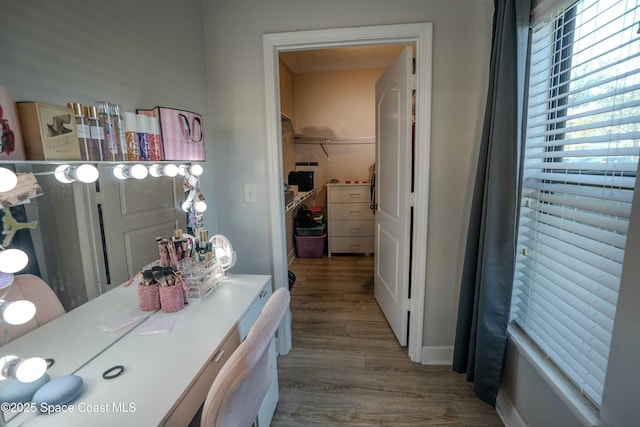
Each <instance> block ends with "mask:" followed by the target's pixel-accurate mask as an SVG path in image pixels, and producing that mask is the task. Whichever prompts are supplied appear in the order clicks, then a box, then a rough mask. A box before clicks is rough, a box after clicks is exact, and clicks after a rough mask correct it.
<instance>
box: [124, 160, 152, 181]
mask: <svg viewBox="0 0 640 427" xmlns="http://www.w3.org/2000/svg"><path fill="white" fill-rule="evenodd" d="M129 172H130V173H131V176H132V177H134V178H135V179H145V178H146V177H147V175H149V170H148V169H147V167H146V166H145V165H141V164H139V163H138V164H137V165H133V166H132V167H131V169H130V171H129Z"/></svg>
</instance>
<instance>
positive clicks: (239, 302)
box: [10, 275, 271, 427]
mask: <svg viewBox="0 0 640 427" xmlns="http://www.w3.org/2000/svg"><path fill="white" fill-rule="evenodd" d="M270 280H271V277H270V276H253V275H233V276H232V278H231V279H229V280H227V281H225V283H224V284H223V285H222V286H220V287H219V288H217V289H216V290H215V291H214V292H213V293H212V294H211V295H209V296H207V297H206V298H205V299H204V300H203V301H194V302H192V303H190V304H189V305H188V306H186V307H185V308H184V309H183V310H180V311H179V312H177V313H178V317H177V320H176V322H175V324H174V326H173V328H172V330H171V332H170V333H168V334H161V335H145V336H143V335H140V334H139V330H140V329H141V328H137V329H134V330H132V331H131V332H130V333H129V334H127V335H125V336H123V337H121V339H119V340H118V341H117V342H116V343H115V344H114V345H112V346H111V347H109V348H107V349H106V350H105V351H104V352H102V353H101V354H100V355H99V356H97V357H96V358H95V359H93V360H92V361H90V362H89V363H88V364H87V365H86V366H84V367H83V368H82V369H80V370H79V371H78V372H76V375H79V376H80V377H82V379H83V380H84V390H83V392H82V394H81V395H80V397H79V398H78V399H77V400H76V401H74V402H73V403H72V404H71V405H70V406H69V408H67V409H68V410H69V411H72V412H66V413H54V414H46V415H45V414H40V415H38V416H35V417H32V418H31V419H30V420H29V421H28V422H27V423H25V424H24V425H27V426H62V425H64V426H92V427H97V426H116V425H121V426H155V425H159V424H161V423H162V421H163V419H164V418H165V417H166V416H167V415H168V413H169V412H170V411H171V409H172V407H173V406H174V405H175V404H176V402H179V401H180V400H181V396H182V394H183V393H184V392H185V390H187V389H188V388H189V386H190V384H191V383H192V381H193V380H194V378H197V377H198V376H199V374H200V371H201V370H202V369H203V366H205V365H206V364H207V363H208V362H209V360H210V359H211V358H212V357H213V355H214V354H215V352H216V349H217V348H218V347H219V346H220V345H221V343H222V342H223V341H224V340H225V338H226V337H227V335H228V334H229V332H230V331H232V330H233V329H234V327H235V326H236V325H237V324H238V322H239V321H240V319H242V317H243V316H244V314H245V313H246V312H247V310H248V309H249V307H250V306H251V304H252V303H253V301H254V300H256V299H257V298H258V294H259V291H260V290H261V289H262V288H263V287H264V286H265V284H266V283H270ZM136 302H137V299H136ZM94 328H95V326H94ZM95 333H96V332H95V331H94V334H95ZM75 346H76V347H80V348H81V347H82V346H83V343H82V342H77V343H76V345H75ZM69 350H70V351H69ZM74 351H75V350H74V349H73V348H69V349H68V351H67V353H73V352H74ZM115 365H123V366H124V367H125V371H124V373H123V374H122V375H121V376H120V377H118V378H115V379H111V380H105V379H103V378H102V373H103V372H104V371H106V370H107V369H109V368H111V367H113V366H115ZM53 377H54V375H52V378H53ZM10 425H11V424H10Z"/></svg>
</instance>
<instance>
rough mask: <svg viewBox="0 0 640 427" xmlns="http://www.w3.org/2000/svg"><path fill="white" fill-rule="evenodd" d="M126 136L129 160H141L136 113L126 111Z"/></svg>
mask: <svg viewBox="0 0 640 427" xmlns="http://www.w3.org/2000/svg"><path fill="white" fill-rule="evenodd" d="M124 136H125V139H126V141H127V142H126V144H127V160H128V161H130V162H137V161H138V160H140V152H139V150H138V125H137V122H136V113H131V112H125V113H124Z"/></svg>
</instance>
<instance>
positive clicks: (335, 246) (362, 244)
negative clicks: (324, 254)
mask: <svg viewBox="0 0 640 427" xmlns="http://www.w3.org/2000/svg"><path fill="white" fill-rule="evenodd" d="M374 240H375V239H374V237H373V236H370V237H332V238H331V248H330V249H329V250H330V251H331V252H332V253H338V254H350V253H373V252H374V250H375V242H374Z"/></svg>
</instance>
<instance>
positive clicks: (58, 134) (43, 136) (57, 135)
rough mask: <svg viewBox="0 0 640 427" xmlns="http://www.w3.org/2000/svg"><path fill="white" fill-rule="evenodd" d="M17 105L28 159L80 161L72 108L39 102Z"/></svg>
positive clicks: (19, 103)
mask: <svg viewBox="0 0 640 427" xmlns="http://www.w3.org/2000/svg"><path fill="white" fill-rule="evenodd" d="M17 105H18V114H19V116H20V127H21V129H22V137H23V140H24V147H25V151H26V153H27V159H28V160H81V157H80V144H79V143H78V134H77V133H76V121H75V116H74V114H73V111H72V110H71V108H67V107H60V106H57V105H50V104H43V103H40V102H18V104H17Z"/></svg>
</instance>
